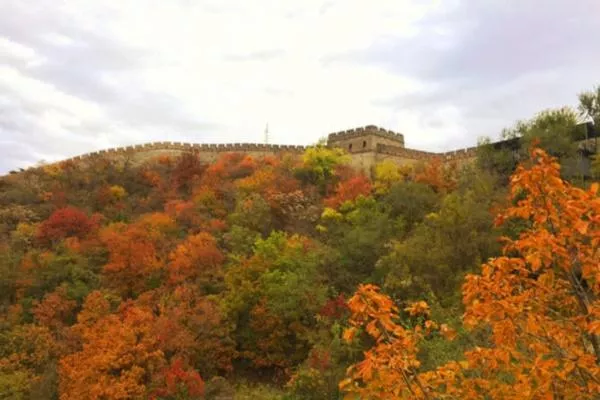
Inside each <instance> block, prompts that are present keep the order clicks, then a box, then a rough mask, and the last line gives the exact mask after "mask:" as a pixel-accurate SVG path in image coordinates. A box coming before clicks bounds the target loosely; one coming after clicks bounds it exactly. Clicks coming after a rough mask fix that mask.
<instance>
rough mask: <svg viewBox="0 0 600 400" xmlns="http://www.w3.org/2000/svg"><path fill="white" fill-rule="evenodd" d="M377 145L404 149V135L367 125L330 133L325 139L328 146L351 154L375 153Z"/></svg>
mask: <svg viewBox="0 0 600 400" xmlns="http://www.w3.org/2000/svg"><path fill="white" fill-rule="evenodd" d="M378 144H386V145H391V146H396V147H400V148H404V135H402V134H401V133H395V132H392V131H388V130H386V129H383V128H379V127H377V126H375V125H368V126H365V127H364V128H356V129H349V130H347V131H341V132H336V133H331V134H329V136H328V137H327V145H328V146H330V147H340V148H342V149H344V150H346V151H347V152H348V153H351V154H352V153H366V152H376V151H377V145H378Z"/></svg>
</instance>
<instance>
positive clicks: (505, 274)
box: [340, 149, 600, 399]
mask: <svg viewBox="0 0 600 400" xmlns="http://www.w3.org/2000/svg"><path fill="white" fill-rule="evenodd" d="M531 160H532V165H531V166H530V167H529V168H525V167H524V166H519V167H518V168H517V170H516V172H515V174H514V175H513V177H512V178H511V196H512V200H513V204H516V205H514V206H512V207H509V208H508V209H507V210H506V211H505V212H504V213H502V214H501V215H500V216H499V217H498V219H497V223H498V224H501V223H503V221H505V220H507V219H519V220H524V221H525V222H526V225H527V227H526V229H525V230H524V231H523V232H521V234H520V235H519V237H518V238H517V239H510V238H505V242H506V245H505V247H504V250H503V251H504V255H503V256H502V257H498V258H495V259H491V260H490V261H489V262H488V263H486V264H484V265H483V266H482V271H481V274H478V275H475V274H472V275H468V276H467V278H466V281H465V284H464V286H463V301H464V304H465V308H466V310H465V314H464V324H465V326H466V327H467V328H468V329H483V331H484V332H485V331H489V332H491V334H490V337H489V341H490V343H489V345H488V346H487V347H475V348H474V349H472V350H470V351H467V352H466V353H465V361H460V362H450V363H448V364H446V365H444V366H441V367H439V368H438V369H436V370H433V371H428V372H419V370H418V368H419V366H420V363H419V361H418V359H417V358H416V354H417V353H416V352H417V342H418V340H420V339H421V338H422V337H423V336H422V328H421V327H419V326H418V327H416V328H415V329H414V330H406V329H404V328H402V327H400V326H399V325H398V324H397V323H396V322H395V321H396V320H397V318H398V315H397V309H396V307H395V306H394V305H393V303H392V302H391V300H390V299H389V298H387V297H386V296H384V295H381V294H380V293H379V292H378V290H377V289H376V288H375V287H373V286H370V285H366V286H361V287H360V288H359V290H358V291H357V293H356V294H355V296H354V297H353V298H352V299H351V300H350V302H349V307H350V309H351V311H352V319H351V323H352V325H353V328H350V329H349V330H347V331H346V333H345V335H344V336H345V338H346V339H347V340H351V339H352V338H353V336H354V335H355V334H356V332H357V328H358V327H364V328H365V330H366V332H367V333H368V334H369V335H370V336H372V337H373V339H375V341H376V344H375V346H374V347H373V348H372V349H370V350H369V351H367V352H365V359H364V361H362V362H361V363H359V364H357V365H354V366H353V367H351V368H350V369H349V371H348V375H349V377H348V379H346V380H344V381H342V382H341V383H340V387H341V389H342V390H344V391H346V392H348V393H355V394H358V395H360V396H361V398H381V399H384V398H385V399H403V398H407V399H408V398H410V399H434V398H436V399H437V398H460V399H480V398H491V399H515V398H530V399H553V398H559V399H596V398H598V394H599V393H600V380H599V379H598V377H599V376H600V366H599V364H600V347H599V338H598V335H599V334H600V300H598V296H599V295H600V283H599V282H600V269H599V263H598V259H599V258H600V198H599V197H598V184H597V183H596V184H594V185H592V187H591V188H590V189H589V190H583V189H579V188H576V187H573V186H571V185H570V184H569V183H567V182H565V181H563V180H562V179H561V178H560V170H559V168H560V167H559V164H558V163H557V162H556V160H555V159H553V158H552V157H549V156H548V155H547V154H546V153H545V152H543V151H542V150H539V149H534V150H532V152H531ZM407 311H409V312H410V313H411V314H412V313H421V314H423V313H425V314H426V312H427V307H426V304H424V303H421V302H420V303H418V304H416V305H414V306H411V307H409V308H408V309H407ZM436 327H437V326H436V324H435V323H433V322H431V321H427V322H426V323H425V329H430V328H436ZM440 333H442V334H444V335H445V336H447V337H448V338H452V337H453V336H454V335H455V334H454V332H453V331H452V330H450V329H449V328H448V327H446V326H442V327H440Z"/></svg>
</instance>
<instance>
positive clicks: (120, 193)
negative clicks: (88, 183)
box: [110, 185, 127, 200]
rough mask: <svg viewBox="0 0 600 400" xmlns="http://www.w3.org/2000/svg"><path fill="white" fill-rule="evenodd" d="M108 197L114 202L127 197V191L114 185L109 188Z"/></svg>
mask: <svg viewBox="0 0 600 400" xmlns="http://www.w3.org/2000/svg"><path fill="white" fill-rule="evenodd" d="M110 195H111V196H112V197H113V198H114V199H115V200H121V199H122V198H124V197H125V196H127V191H126V190H125V189H124V188H123V187H122V186H119V185H114V186H111V187H110Z"/></svg>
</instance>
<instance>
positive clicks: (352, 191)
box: [325, 175, 372, 208]
mask: <svg viewBox="0 0 600 400" xmlns="http://www.w3.org/2000/svg"><path fill="white" fill-rule="evenodd" d="M371 189H372V187H371V182H369V180H368V179H367V177H366V176H364V175H357V176H354V177H352V178H350V179H348V180H345V181H342V182H340V183H338V184H337V186H336V187H335V192H334V193H333V195H332V196H330V197H328V198H326V199H325V205H326V206H327V207H331V208H337V207H339V206H340V205H342V204H343V203H344V202H346V201H352V200H355V199H356V198H357V197H358V196H368V195H370V194H371Z"/></svg>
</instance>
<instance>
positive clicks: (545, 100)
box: [0, 0, 600, 173]
mask: <svg viewBox="0 0 600 400" xmlns="http://www.w3.org/2000/svg"><path fill="white" fill-rule="evenodd" d="M186 1H187V0H186ZM186 1H182V2H181V4H184V5H185V4H186ZM89 3H90V4H92V3H93V2H91V0H90V2H89ZM193 3H194V2H187V4H188V5H187V6H189V7H192V4H193ZM334 3H335V2H332V1H325V0H324V1H322V2H321V3H320V4H318V5H317V6H316V7H315V9H314V10H313V9H312V8H311V6H310V5H308V4H304V3H302V4H303V5H301V6H299V5H298V4H300V3H297V4H293V5H290V6H289V7H287V8H286V7H284V8H283V10H282V11H281V14H280V15H272V16H266V14H265V18H266V21H267V22H284V23H281V24H273V25H272V26H278V27H279V28H278V29H285V27H286V26H288V25H292V24H294V23H297V21H303V18H309V19H306V21H312V22H315V21H316V22H318V21H319V18H325V17H328V16H329V17H331V16H332V14H334V13H335V12H336V10H337V8H336V7H335V4H334ZM86 4H87V3H86V2H82V3H81V5H80V6H78V7H81V9H75V10H72V9H68V8H65V7H68V6H69V5H68V4H66V3H60V4H58V3H56V2H55V1H52V0H36V1H27V0H4V1H3V9H4V10H8V11H7V12H3V13H0V155H2V157H0V173H4V172H7V171H8V170H9V169H14V168H18V167H21V166H26V165H28V164H32V163H35V162H36V161H38V160H40V159H47V160H54V159H60V158H62V157H66V156H70V155H75V154H78V153H83V152H88V151H92V150H95V149H99V148H102V147H110V146H117V145H125V144H131V143H139V142H144V141H150V140H190V141H201V140H207V141H215V140H219V141H228V140H230V139H232V138H234V135H235V138H234V141H235V140H237V141H241V140H252V139H251V137H254V136H252V135H253V134H252V133H251V132H253V130H254V131H256V132H259V131H260V130H261V129H262V128H261V127H257V126H258V125H261V126H262V123H260V124H258V123H256V121H254V120H253V119H252V118H254V116H255V115H258V117H256V118H258V119H260V118H265V119H267V118H268V117H269V116H268V115H266V116H263V114H268V112H269V110H270V109H276V110H277V112H278V113H280V114H281V120H280V121H278V124H273V125H274V126H279V129H280V131H281V132H285V135H284V134H283V133H282V137H283V140H289V141H292V140H293V141H294V142H300V141H302V140H305V141H307V142H308V141H310V139H311V138H312V136H311V137H310V138H309V137H308V136H310V135H313V136H314V137H316V135H318V134H321V133H322V132H323V131H324V130H325V128H331V129H337V128H336V127H335V126H333V123H332V121H333V119H332V118H333V117H331V114H332V113H333V114H336V115H337V118H338V119H337V120H336V122H335V124H336V125H337V124H338V121H339V118H340V115H341V113H340V111H339V110H333V109H332V110H327V109H326V104H323V106H320V105H319V106H318V107H310V106H311V105H313V104H312V103H317V100H321V101H328V102H330V103H331V104H335V105H336V106H335V107H341V106H340V104H349V105H350V106H352V107H354V108H352V115H348V120H349V121H350V120H352V121H353V120H361V121H362V120H363V119H365V118H367V116H368V118H371V116H376V118H380V120H379V121H367V122H369V123H389V126H386V127H388V128H394V129H398V130H401V131H403V133H405V135H406V139H407V143H408V144H409V145H411V146H413V147H423V148H424V149H426V150H446V149H450V148H456V147H460V146H467V145H473V144H474V143H475V142H476V138H477V137H478V136H481V135H491V136H496V135H497V134H498V133H499V132H500V130H501V129H502V128H503V127H506V126H508V125H510V124H511V123H512V122H513V121H515V120H517V119H520V118H526V117H529V116H531V115H532V114H533V113H535V112H536V111H539V110H541V109H544V108H548V107H558V106H562V105H565V104H573V103H575V102H576V94H577V93H578V92H579V91H581V90H585V89H589V88H591V87H592V86H594V85H596V84H600V78H599V77H598V73H597V71H600V51H599V50H600V48H599V46H598V43H597V36H598V34H597V32H598V27H599V26H600V3H598V2H597V0H578V1H576V2H572V1H568V0H529V1H525V2H523V1H517V0H506V1H505V0H496V1H494V0H483V1H479V0H466V1H463V2H458V3H456V4H455V5H454V6H449V5H448V4H450V3H448V2H443V4H444V5H443V8H440V9H438V10H437V11H433V12H431V13H429V14H427V15H425V17H424V18H422V19H420V20H418V21H416V22H415V24H414V29H415V30H414V31H413V32H414V34H412V35H410V36H409V35H408V34H407V32H406V30H403V29H398V32H403V33H402V35H400V34H397V32H396V31H389V32H388V33H387V34H385V35H382V36H378V37H373V38H372V40H371V44H370V45H369V46H367V47H365V48H362V49H357V50H355V51H351V52H346V53H341V54H340V53H335V49H336V48H337V47H336V43H337V42H336V40H342V43H343V34H341V33H340V32H343V29H342V30H336V26H335V24H334V25H331V27H330V29H331V40H330V41H328V40H324V41H323V42H324V43H327V46H331V47H330V48H331V50H330V54H329V55H326V56H324V57H323V58H322V59H321V60H310V59H309V60H304V55H305V54H307V55H308V54H312V53H310V52H308V51H307V49H311V48H312V46H311V45H310V44H309V43H306V42H303V41H302V37H297V36H295V35H296V33H292V34H290V32H287V33H288V35H287V36H285V38H286V40H283V39H282V40H274V41H272V42H271V41H270V39H271V37H270V36H273V35H277V32H274V33H273V35H266V36H265V38H266V39H264V38H262V37H261V36H260V35H257V36H256V37H254V36H253V35H250V34H251V33H255V32H247V33H248V34H249V36H253V37H252V40H250V41H249V42H248V43H250V44H248V45H245V43H243V39H244V38H243V37H240V38H238V39H239V40H238V39H236V41H235V42H234V43H235V44H236V46H234V47H233V48H235V49H236V50H232V52H230V53H227V52H224V51H220V50H218V51H214V49H220V48H221V47H220V45H219V40H222V43H226V44H227V43H229V44H231V34H232V33H231V32H242V31H243V29H242V30H239V29H238V28H239V27H238V26H237V25H234V29H232V30H231V31H228V30H227V29H224V30H223V31H219V30H218V29H217V28H220V27H222V26H223V25H222V24H221V22H222V21H225V22H227V21H228V20H227V16H228V8H229V7H230V4H226V3H225V2H222V1H214V2H212V3H210V4H208V5H205V6H202V7H200V8H203V9H204V11H205V12H207V14H209V15H211V16H215V15H217V16H219V18H223V19H219V20H218V21H219V22H218V23H214V24H213V25H211V26H207V28H206V29H207V30H209V31H210V32H211V33H214V34H215V36H216V35H218V34H220V35H221V36H220V37H215V38H212V37H211V38H209V39H210V40H208V41H206V42H202V43H204V44H203V45H204V46H206V47H204V48H201V49H202V51H201V52H200V55H195V56H194V55H192V56H190V57H189V58H186V57H182V58H177V57H175V59H173V58H172V57H171V56H172V54H170V53H169V54H167V55H166V56H165V58H164V59H163V58H161V57H162V56H163V54H160V51H159V50H156V51H155V49H154V48H153V43H152V42H148V41H146V42H145V45H146V46H144V47H137V46H136V45H135V44H133V43H135V42H133V41H131V42H130V41H128V40H126V39H127V38H126V37H125V38H124V37H120V36H118V35H116V34H115V33H114V32H113V31H112V30H111V29H108V26H109V25H110V22H111V21H112V20H114V19H116V17H117V15H115V14H114V13H116V11H115V9H113V8H110V7H106V8H103V7H100V8H99V9H98V10H101V11H98V10H96V9H94V11H93V12H92V11H89V10H87V8H86V7H87V5H86ZM187 6H186V7H187ZM186 10H187V9H186ZM140 12H143V10H141V11H140ZM265 13H266V11H265ZM313 14H314V15H315V17H314V18H315V19H310V18H313V17H311V16H312V15H313ZM82 15H83V16H85V17H86V18H88V19H86V20H83V19H82V18H80V17H81V16H82ZM175 15H177V14H175ZM317 15H318V16H317ZM91 16H93V18H91ZM161 17H162V16H161ZM205 17H206V15H204V14H201V16H200V17H199V19H198V20H196V19H192V20H190V21H187V23H188V24H190V26H192V25H193V24H194V23H202V22H203V18H205ZM267 17H268V18H267ZM206 18H208V17H206ZM277 18H279V20H277ZM344 18H346V20H341V19H340V21H339V22H340V23H346V24H347V25H345V27H346V29H347V27H348V26H350V27H352V26H353V25H352V24H354V23H356V24H360V16H356V18H353V17H352V15H346V16H345V17H344ZM90 21H91V22H90ZM159 21H160V19H159ZM233 21H235V19H234V20H233ZM170 22H171V24H172V25H171V27H172V28H173V27H177V23H178V22H179V19H178V18H177V17H175V18H173V17H172V19H171V20H170ZM140 23H144V21H143V19H141V20H140ZM173 24H175V25H173ZM225 25H226V24H225ZM202 26H204V25H202ZM249 26H251V25H249ZM265 26H271V25H270V24H268V23H267V24H266V25H265ZM132 28H135V26H132ZM152 28H153V27H152ZM163 28H164V27H162V26H161V27H159V26H157V27H156V28H155V29H163ZM302 28H303V27H302ZM211 29H212V30H211ZM309 29H312V27H311V26H306V30H307V31H308V30H309ZM191 31H192V32H197V31H194V30H191ZM300 31H301V30H300ZM187 32H188V31H187V30H186V29H183V30H182V31H181V32H179V33H178V35H180V36H178V35H173V36H169V38H170V40H173V38H179V39H180V40H181V41H182V42H184V41H187V42H186V43H187V46H183V45H182V46H179V45H181V43H176V42H173V43H170V42H169V43H168V44H169V46H167V47H170V46H171V45H172V46H173V48H175V49H184V50H182V51H185V50H186V49H187V50H189V49H191V48H193V46H191V45H190V43H189V41H190V40H193V38H192V39H190V38H189V37H186V36H185V34H186V33H187ZM219 32H220V33H219ZM291 32H297V31H291ZM167 33H168V32H165V34H167ZM238 34H239V33H238ZM282 37H284V36H282ZM307 38H308V39H306V40H311V39H310V38H312V39H314V37H313V36H310V35H307ZM3 39H4V40H7V41H10V42H9V43H11V46H13V49H12V50H10V51H7V52H5V53H2V47H1V46H2V40H3ZM159 39H160V37H159V38H158V39H157V40H159ZM326 39H330V38H326ZM369 39H371V38H369ZM263 41H264V43H263ZM240 43H241V44H240ZM284 43H285V46H284V45H283V44H284ZM319 44H320V43H316V44H315V45H317V46H316V47H318V45H319ZM14 46H17V47H19V46H21V47H20V48H14ZM213 46H214V49H213ZM294 46H295V47H294ZM350 47H351V46H350ZM223 48H226V49H232V47H227V46H223ZM343 48H349V46H344V47H343ZM326 49H329V47H327V48H326ZM162 50H163V51H164V50H165V49H164V47H163V48H162ZM169 50H170V49H169ZM204 50H206V51H207V52H209V53H210V52H211V51H213V52H212V53H210V57H212V58H210V59H209V60H208V62H206V63H205V64H204V63H203V60H204V58H203V57H204ZM295 51H298V53H295ZM167 53H168V51H167ZM298 55H302V57H298ZM194 57H196V58H194ZM207 57H209V55H207ZM307 57H310V56H307ZM198 59H200V61H198ZM174 60H175V61H174ZM190 60H192V61H190ZM304 61H306V64H302V65H300V66H298V65H299V62H304ZM318 61H320V62H321V63H320V64H319V62H318ZM186 62H196V64H193V65H190V66H188V65H183V68H182V65H181V64H185V63H186ZM269 62H274V63H273V65H275V67H273V68H271V69H264V71H265V72H264V73H263V69H262V66H263V65H268V63H269ZM172 63H174V64H175V66H174V67H173V65H172ZM177 63H180V64H177ZM259 63H264V64H259ZM319 65H320V67H323V68H322V70H323V71H333V68H334V67H336V66H341V67H342V68H340V69H339V71H341V72H342V74H343V75H336V76H343V77H344V79H346V78H345V77H346V76H347V77H348V80H349V82H348V86H347V87H348V88H354V89H352V90H353V91H352V92H349V93H337V94H335V93H333V94H332V93H331V92H325V90H337V91H340V89H339V88H341V87H344V85H343V84H339V83H338V84H336V85H331V87H330V88H329V89H326V88H325V86H327V83H328V82H327V81H325V79H331V78H332V76H333V75H327V74H321V72H322V71H319V70H318V68H317V67H319ZM198 66H200V67H205V69H203V70H201V71H199V72H198V76H190V81H193V82H191V83H193V85H191V87H193V88H194V90H196V89H197V88H200V89H198V90H202V89H204V90H205V92H202V93H198V94H197V95H196V93H195V92H194V91H193V90H192V89H189V90H188V88H187V87H185V84H183V85H181V84H179V85H174V87H175V88H176V89H175V90H174V91H173V92H169V93H165V92H163V91H161V90H160V89H156V88H155V87H163V88H164V87H167V88H170V87H171V86H170V85H168V82H167V84H165V82H164V81H168V80H169V79H173V78H180V80H184V78H186V79H187V75H186V76H185V77H184V78H182V77H180V76H174V75H176V74H178V73H179V72H180V71H186V72H187V71H195V69H194V68H195V67H198ZM365 66H367V67H375V70H376V72H375V73H381V74H382V75H383V76H385V77H386V78H390V79H391V77H390V75H392V77H394V76H396V77H401V78H408V80H409V81H410V82H416V83H417V85H416V86H415V87H417V88H418V89H412V90H411V91H400V90H399V89H398V91H397V92H394V91H393V90H392V89H390V90H385V87H384V88H383V89H382V88H381V86H385V84H384V85H379V92H376V93H375V92H373V93H368V90H371V89H370V87H371V85H370V83H369V84H366V83H365V82H364V81H363V82H361V83H362V85H361V92H360V93H358V94H357V93H356V85H354V86H353V82H352V81H351V80H352V77H353V76H357V77H360V78H359V79H364V77H365V76H368V75H364V74H362V73H357V74H356V75H353V74H350V73H348V74H347V75H346V73H347V72H348V71H350V70H352V67H358V68H357V69H360V68H363V67H365ZM163 67H164V68H165V69H167V70H168V71H167V72H165V74H164V76H163V75H161V73H160V72H161V71H160V69H161V68H163ZM171 67H173V69H172V70H170V69H169V68H171ZM305 67H307V68H305ZM313 67H314V68H315V69H314V70H313V69H312V68H313ZM346 67H349V68H348V69H346ZM186 68H187V69H186ZM294 68H297V69H294ZM303 68H305V69H303ZM154 69H155V70H158V72H157V71H154V72H157V73H156V74H150V75H151V77H152V78H148V77H147V76H146V75H144V72H146V71H148V70H154ZM172 71H175V72H172ZM369 71H370V70H369ZM219 73H222V76H214V75H217V74H219ZM2 74H5V75H2ZM192 74H193V73H192ZM269 74H273V79H271V75H269ZM291 77H297V79H295V78H291ZM213 78H217V79H216V80H215V81H214V82H216V83H214V84H213ZM147 79H158V80H161V82H160V83H161V84H159V85H152V82H150V84H148V82H147ZM254 79H258V80H260V79H263V81H259V82H256V83H255V82H254ZM184 82H185V80H184ZM185 83H187V82H185ZM376 83H377V82H376ZM393 84H395V82H391V81H390V87H392V85H393ZM181 86H184V87H183V88H182V87H181ZM310 87H314V88H315V89H314V90H315V93H314V97H312V98H311V96H310V95H308V94H307V92H308V90H307V89H306V88H310ZM393 87H404V86H403V85H398V86H393ZM407 87H408V86H407ZM332 88H333V89H332ZM349 90H350V89H349ZM321 91H322V93H321ZM174 93H183V94H184V95H185V96H187V97H186V99H183V98H180V97H178V94H174ZM352 95H354V96H355V97H364V103H360V104H359V103H358V102H357V103H356V104H355V103H353V102H344V101H342V100H346V99H347V98H349V97H351V96H352ZM253 96H256V98H260V99H262V101H265V104H266V105H265V104H262V105H261V104H258V101H257V102H256V103H255V102H253V101H252V100H253ZM190 99H191V100H190ZM213 99H214V100H213ZM322 99H325V100H322ZM187 101H189V102H190V103H187ZM269 102H270V103H269ZM308 102H311V104H308ZM191 103H193V104H191ZM319 104H320V103H319ZM207 105H208V106H212V107H210V109H211V112H212V114H211V115H208V114H206V115H203V112H205V113H208V111H205V108H206V106H207ZM203 107H204V108H203ZM236 107H237V108H236ZM361 107H363V108H362V109H361ZM191 110H201V111H200V112H196V111H191ZM265 110H266V111H265ZM374 110H375V111H374ZM333 111H336V112H333ZM297 114H301V117H299V118H298V119H297V120H294V118H296V115H297ZM212 117H214V118H216V119H215V120H212ZM284 117H285V118H284ZM342 117H343V118H346V117H345V115H342ZM229 118H230V119H229ZM353 118H355V119H353ZM235 119H239V120H240V121H242V122H240V123H239V124H234V123H233V122H232V121H233V120H235ZM284 119H285V120H284ZM407 120H410V121H411V122H410V125H409V126H410V128H406V129H405V127H406V126H407V124H408V122H405V121H407ZM305 121H313V122H310V123H311V124H312V125H310V126H311V129H312V127H316V128H318V129H316V130H317V131H318V130H320V129H322V130H321V131H319V132H316V133H314V134H313V133H310V135H309V134H307V133H306V132H305V130H304V129H305V126H300V125H299V124H300V123H305ZM285 123H287V124H288V125H287V126H284V124H285ZM296 125H298V126H296ZM320 125H322V126H323V128H321V127H320ZM240 126H242V127H243V129H247V132H238V131H236V129H238V128H237V127H240ZM306 126H309V125H306ZM233 127H235V128H233ZM341 128H342V127H340V128H339V129H341ZM248 132H250V133H248ZM257 135H258V136H256V135H255V136H256V137H260V132H259V133H258V134H257ZM307 135H308V136H307Z"/></svg>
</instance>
